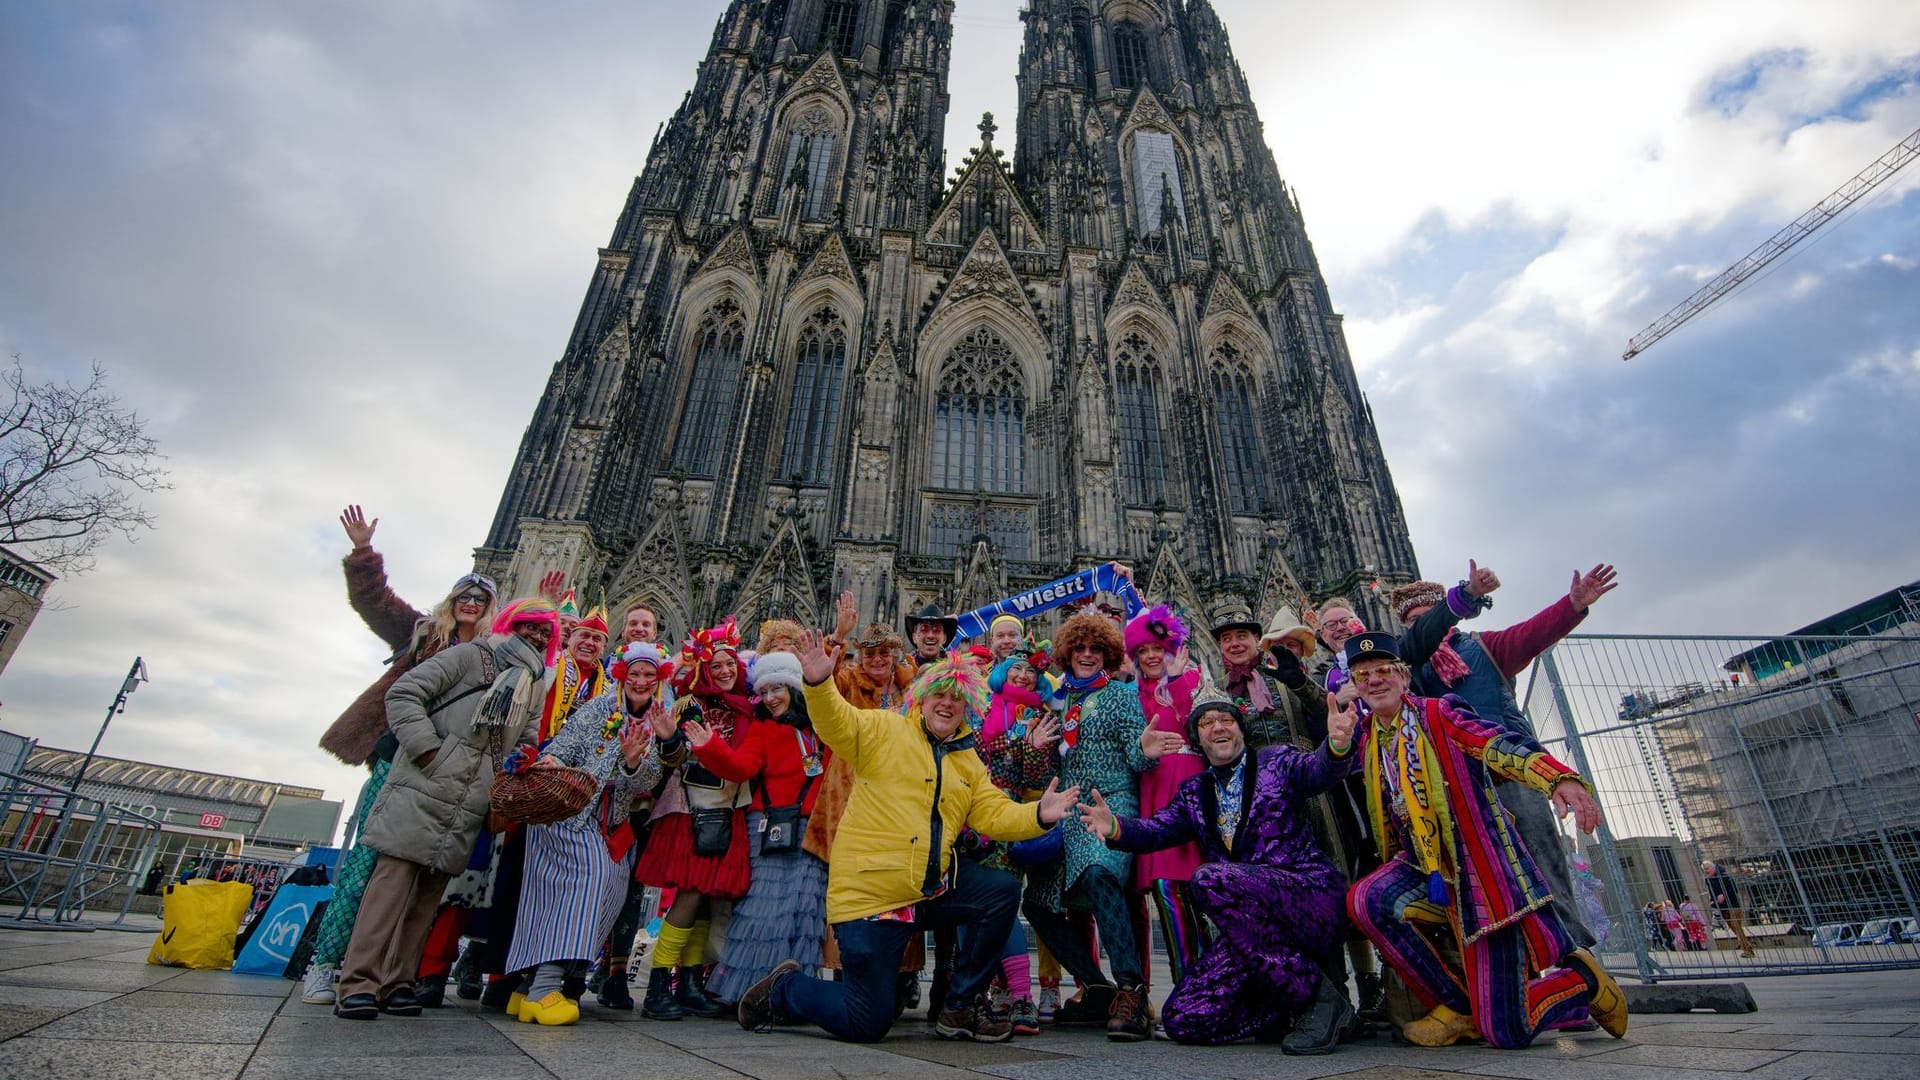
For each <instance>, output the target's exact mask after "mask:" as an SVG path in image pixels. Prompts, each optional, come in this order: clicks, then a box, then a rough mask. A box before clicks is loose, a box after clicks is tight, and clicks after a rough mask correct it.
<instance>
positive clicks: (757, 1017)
mask: <svg viewBox="0 0 1920 1080" xmlns="http://www.w3.org/2000/svg"><path fill="white" fill-rule="evenodd" d="M799 970H800V961H798V960H782V961H780V962H779V963H778V964H775V965H774V966H773V970H772V971H769V972H767V974H766V977H765V978H763V979H761V980H760V981H759V982H757V983H754V984H753V985H752V986H749V987H747V989H746V992H745V993H743V994H741V995H740V1004H739V1005H738V1006H736V1007H735V1009H734V1013H735V1016H736V1017H737V1018H738V1019H739V1021H740V1026H741V1027H743V1028H746V1029H747V1030H748V1031H770V1030H772V1029H773V1025H775V1024H777V1023H779V1022H780V1020H781V1019H782V1017H781V1015H780V1010H779V1009H776V1008H774V1007H773V989H774V987H776V986H779V985H780V980H782V979H784V978H786V977H787V976H789V975H791V974H793V973H794V972H796V971H799Z"/></svg>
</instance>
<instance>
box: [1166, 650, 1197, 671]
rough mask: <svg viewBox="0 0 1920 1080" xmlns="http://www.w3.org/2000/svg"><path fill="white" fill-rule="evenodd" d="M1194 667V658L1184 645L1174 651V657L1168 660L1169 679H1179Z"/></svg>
mask: <svg viewBox="0 0 1920 1080" xmlns="http://www.w3.org/2000/svg"><path fill="white" fill-rule="evenodd" d="M1192 666H1193V657H1192V655H1190V654H1189V653H1188V652H1187V647H1186V646H1185V645H1182V646H1180V647H1179V648H1177V649H1175V650H1173V655H1172V656H1170V657H1168V658H1167V678H1169V679H1172V678H1177V677H1179V676H1180V675H1183V674H1185V673H1186V670H1187V669H1188V668H1190V667H1192Z"/></svg>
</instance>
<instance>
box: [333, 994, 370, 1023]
mask: <svg viewBox="0 0 1920 1080" xmlns="http://www.w3.org/2000/svg"><path fill="white" fill-rule="evenodd" d="M333 1015H335V1016H337V1017H339V1018H340V1019H342V1020H372V1019H374V1018H375V1017H377V1016H379V1015H380V1002H379V1000H378V999H377V998H375V997H374V996H373V995H372V994H348V995H347V996H346V997H344V998H341V999H340V1000H339V1001H336V1002H334V1003H333Z"/></svg>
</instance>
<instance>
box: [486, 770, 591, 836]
mask: <svg viewBox="0 0 1920 1080" xmlns="http://www.w3.org/2000/svg"><path fill="white" fill-rule="evenodd" d="M597 787H598V785H596V784H595V783H594V780H593V774H592V773H590V772H587V771H585V770H583V769H569V768H559V769H553V768H546V769H522V770H521V771H519V772H511V773H501V774H500V775H499V776H497V777H495V778H494V781H493V791H492V792H491V793H489V794H488V796H487V805H488V807H490V808H491V809H492V810H493V812H494V813H496V814H499V815H500V816H501V817H503V818H506V819H507V820H508V821H516V822H519V823H520V824H522V825H547V824H551V823H552V822H555V821H565V820H566V819H568V818H570V817H572V816H573V815H575V814H577V813H579V812H580V811H582V810H584V809H586V806H587V803H589V802H591V801H592V800H593V794H594V791H595V789H596V788H597Z"/></svg>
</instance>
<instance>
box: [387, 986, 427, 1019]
mask: <svg viewBox="0 0 1920 1080" xmlns="http://www.w3.org/2000/svg"><path fill="white" fill-rule="evenodd" d="M379 1005H380V1011H381V1012H383V1013H386V1014H387V1015H388V1016H419V1015H420V999H419V998H416V997H414V996H413V987H411V986H401V987H396V988H395V989H394V991H393V993H391V994H388V995H387V996H386V997H384V998H381V999H380V1001H379Z"/></svg>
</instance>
